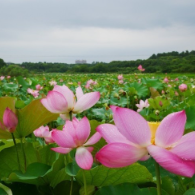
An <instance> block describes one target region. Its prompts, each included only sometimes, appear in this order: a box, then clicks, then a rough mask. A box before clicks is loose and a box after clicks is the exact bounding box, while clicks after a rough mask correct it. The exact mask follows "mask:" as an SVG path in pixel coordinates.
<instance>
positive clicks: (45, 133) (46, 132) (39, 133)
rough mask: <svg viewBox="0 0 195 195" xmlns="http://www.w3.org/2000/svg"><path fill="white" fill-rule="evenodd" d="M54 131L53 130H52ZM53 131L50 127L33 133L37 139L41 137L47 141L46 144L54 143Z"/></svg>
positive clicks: (40, 128)
mask: <svg viewBox="0 0 195 195" xmlns="http://www.w3.org/2000/svg"><path fill="white" fill-rule="evenodd" d="M52 131H53V130H52ZM52 131H49V127H48V126H45V127H44V126H41V127H39V128H38V129H36V130H34V131H33V133H34V135H35V136H36V137H41V138H44V139H45V142H46V144H48V143H53V142H54V140H53V139H52V137H51V133H52Z"/></svg>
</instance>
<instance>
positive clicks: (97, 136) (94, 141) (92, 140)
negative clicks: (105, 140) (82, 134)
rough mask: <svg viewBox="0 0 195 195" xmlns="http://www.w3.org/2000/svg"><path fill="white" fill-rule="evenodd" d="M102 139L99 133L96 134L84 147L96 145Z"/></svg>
mask: <svg viewBox="0 0 195 195" xmlns="http://www.w3.org/2000/svg"><path fill="white" fill-rule="evenodd" d="M101 137H102V136H101V134H100V133H99V132H96V133H95V134H93V135H92V136H91V137H90V139H89V140H88V141H87V142H86V143H85V144H84V146H90V145H93V144H96V143H97V142H98V141H99V140H100V139H101Z"/></svg>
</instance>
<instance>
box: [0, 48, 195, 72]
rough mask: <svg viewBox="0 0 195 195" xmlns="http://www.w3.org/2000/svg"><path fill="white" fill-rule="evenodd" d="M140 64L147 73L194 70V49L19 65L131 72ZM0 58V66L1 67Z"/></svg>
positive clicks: (34, 69) (54, 69) (38, 68)
mask: <svg viewBox="0 0 195 195" xmlns="http://www.w3.org/2000/svg"><path fill="white" fill-rule="evenodd" d="M140 64H141V65H142V66H143V68H145V72H147V73H155V72H156V73H166V72H169V73H181V72H186V73H187V72H190V73H192V72H195V51H194V50H193V51H191V52H189V51H185V52H184V51H183V52H181V53H179V52H177V51H172V52H167V53H158V54H153V55H152V56H151V57H149V58H148V59H146V60H140V59H138V60H131V61H112V62H110V63H104V62H95V63H94V62H93V63H92V64H66V63H47V62H38V63H33V62H23V63H22V64H20V67H22V68H25V69H27V70H29V71H31V72H35V73H37V72H39V73H41V72H62V73H64V72H66V73H132V72H137V71H138V69H137V67H138V66H139V65H140ZM1 66H2V65H1V59H0V68H1Z"/></svg>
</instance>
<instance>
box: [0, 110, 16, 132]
mask: <svg viewBox="0 0 195 195" xmlns="http://www.w3.org/2000/svg"><path fill="white" fill-rule="evenodd" d="M17 124H18V118H17V116H16V114H15V113H14V112H13V111H12V110H10V109H9V108H6V109H5V111H4V114H3V123H2V122H1V121H0V128H1V129H2V130H5V131H8V132H10V133H13V132H14V131H15V129H16V126H17Z"/></svg>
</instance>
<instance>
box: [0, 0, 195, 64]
mask: <svg viewBox="0 0 195 195" xmlns="http://www.w3.org/2000/svg"><path fill="white" fill-rule="evenodd" d="M194 10H195V0H0V58H2V59H4V61H6V62H15V63H21V62H39V61H41V62H43V61H46V62H65V63H74V62H75V60H77V59H80V60H81V59H85V60H87V62H89V63H91V62H92V61H104V62H110V61H113V60H135V59H147V58H148V57H150V56H151V55H152V54H153V53H160V52H170V51H179V52H181V51H185V50H189V51H191V50H195V11H194Z"/></svg>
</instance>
